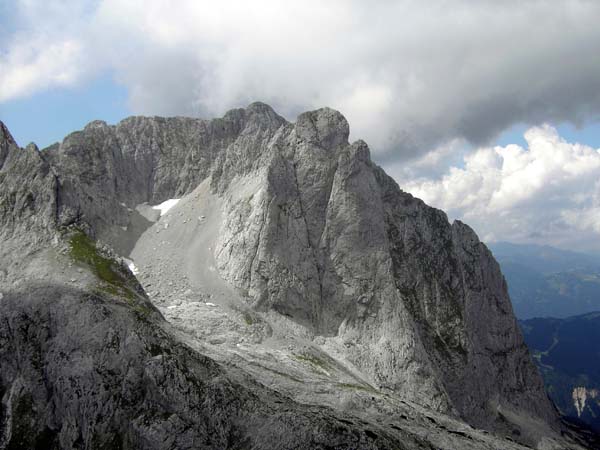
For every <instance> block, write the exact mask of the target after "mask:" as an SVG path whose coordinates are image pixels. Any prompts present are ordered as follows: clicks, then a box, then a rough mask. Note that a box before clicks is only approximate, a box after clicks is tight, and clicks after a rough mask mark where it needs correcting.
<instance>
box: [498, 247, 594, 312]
mask: <svg viewBox="0 0 600 450" xmlns="http://www.w3.org/2000/svg"><path fill="white" fill-rule="evenodd" d="M490 249H491V250H492V253H493V254H494V256H495V258H496V259H497V260H498V262H499V263H500V266H501V267H502V272H503V273H504V276H505V277H506V281H507V282H508V291H509V293H510V297H511V299H512V303H513V307H514V310H515V314H516V315H517V317H519V318H520V319H530V318H533V317H558V318H566V317H569V316H573V315H578V314H584V313H588V312H592V311H597V310H600V257H597V256H594V255H587V254H583V253H577V252H571V251H566V250H559V249H556V248H553V247H549V246H538V245H519V244H509V243H506V242H501V243H495V244H490Z"/></svg>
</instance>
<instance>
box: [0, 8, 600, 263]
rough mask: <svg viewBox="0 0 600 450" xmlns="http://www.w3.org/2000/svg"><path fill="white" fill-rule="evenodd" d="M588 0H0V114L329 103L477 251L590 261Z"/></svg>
mask: <svg viewBox="0 0 600 450" xmlns="http://www.w3.org/2000/svg"><path fill="white" fill-rule="evenodd" d="M599 20H600V2H597V1H594V0H546V1H542V0H530V1H521V0H506V1H503V2H498V1H492V0H482V1H479V2H472V1H467V0H454V1H450V0H445V1H442V0H431V1H428V2H422V1H402V0H398V1H392V0H380V1H378V2H364V1H358V0H330V1H328V2H322V1H316V0H305V1H303V2H281V1H275V0H256V1H253V2H248V1H242V0H238V1H227V0H224V1H220V2H214V1H203V0H179V1H177V2H171V1H167V0H130V1H122V0H93V1H91V0H88V1H86V0H78V1H73V0H54V1H40V0H0V120H2V121H3V122H5V123H6V125H7V126H8V128H9V129H10V130H11V132H12V133H13V135H14V137H15V139H16V140H17V142H18V143H19V144H20V145H22V146H24V145H26V144H27V143H29V142H30V141H34V142H36V143H37V144H38V145H39V146H40V147H44V146H47V145H50V144H52V143H54V142H56V141H60V140H61V139H62V138H63V137H64V136H65V135H66V134H68V133H69V132H71V131H74V130H77V129H81V128H82V127H83V126H84V125H85V124H86V123H88V122H90V121H91V120H94V119H102V120H105V121H107V122H109V123H116V122H118V121H119V120H121V119H122V118H124V117H126V116H128V115H132V114H143V115H187V116H194V117H206V118H208V117H216V116H221V115H222V114H223V113H224V112H225V111H227V110H228V109H231V108H236V107H243V106H245V105H247V104H249V103H251V102H253V101H257V100H258V101H263V102H266V103H269V104H270V105H271V106H273V107H274V108H275V110H276V111H278V112H279V113H280V114H282V115H283V116H285V117H286V118H288V119H289V120H292V121H293V120H295V117H296V116H297V114H299V113H300V112H302V111H306V110H310V109H315V108H319V107H322V106H330V107H332V108H335V109H338V110H339V111H341V112H342V113H343V114H344V115H345V116H346V117H347V119H348V121H349V123H350V127H351V139H358V138H362V139H364V140H365V141H366V142H367V143H368V144H369V146H370V148H371V152H372V155H373V158H374V159H375V161H376V162H377V163H379V164H380V165H382V166H383V167H384V168H385V169H386V171H387V172H388V173H390V174H391V175H392V176H393V177H394V178H395V179H396V181H397V182H398V183H399V185H400V186H401V187H402V188H403V189H404V190H407V191H409V192H411V193H413V194H414V195H416V196H419V197H421V198H423V199H424V200H425V201H426V202H428V203H429V204H431V205H433V206H435V207H439V208H442V209H444V210H445V211H446V212H447V213H448V215H449V217H450V219H461V220H463V221H465V222H466V223H468V224H470V225H471V226H472V227H473V228H474V229H475V230H476V231H477V232H478V234H479V235H480V236H481V237H482V239H484V240H485V241H488V242H491V241H497V240H504V241H511V242H518V243H520V242H522V243H525V242H526V243H538V244H548V245H554V246H558V247H561V248H569V249H577V250H584V251H594V252H600V239H599V237H600V181H598V180H600V151H599V149H600V27H598V25H597V24H598V23H599Z"/></svg>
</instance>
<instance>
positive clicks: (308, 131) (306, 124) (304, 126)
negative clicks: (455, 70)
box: [296, 108, 350, 150]
mask: <svg viewBox="0 0 600 450" xmlns="http://www.w3.org/2000/svg"><path fill="white" fill-rule="evenodd" d="M296 133H297V135H298V137H300V138H301V139H304V140H306V141H307V142H309V143H311V144H315V145H318V146H320V147H322V148H324V149H326V150H333V149H335V148H338V147H340V146H346V145H348V136H349V135H350V125H349V124H348V121H347V120H346V118H345V117H344V116H343V115H342V114H341V113H339V112H338V111H336V110H334V109H331V108H321V109H317V110H315V111H309V112H305V113H303V114H300V115H299V116H298V119H297V121H296Z"/></svg>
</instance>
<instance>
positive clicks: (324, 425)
mask: <svg viewBox="0 0 600 450" xmlns="http://www.w3.org/2000/svg"><path fill="white" fill-rule="evenodd" d="M0 131H1V135H0V213H1V214H0V292H1V296H0V297H1V300H0V301H1V302H2V303H1V304H2V308H1V309H0V342H1V343H2V345H1V346H0V367H1V370H0V397H1V398H2V402H1V405H2V410H1V413H0V430H1V433H2V434H0V448H149V449H154V448H157V449H158V448H161V449H162V448H207V449H209V448H210V449H212V448H254V449H270V448H290V449H291V448H409V449H417V448H444V449H455V448H465V449H468V448H473V449H488V448H489V449H492V448H493V449H496V448H506V449H511V448H515V449H516V448H524V447H523V446H522V445H521V444H525V445H530V446H538V447H539V448H581V447H578V444H577V443H576V442H575V441H577V439H579V438H578V437H577V434H576V433H574V432H572V431H570V430H569V429H568V428H567V427H566V425H565V424H563V423H562V422H561V421H560V418H559V415H558V413H557V411H556V410H555V408H554V406H553V405H552V403H551V402H550V400H549V399H548V397H547V395H546V392H545V391H544V386H543V382H542V379H541V377H540V376H539V374H538V371H537V369H536V367H535V365H534V364H533V362H532V360H531V358H530V354H529V352H528V350H527V347H526V345H525V343H524V341H523V337H522V335H521V332H520V329H519V326H518V323H517V321H516V319H515V317H514V315H513V312H512V307H511V303H510V299H509V297H508V292H507V286H506V283H505V281H504V278H503V276H502V273H501V272H500V268H499V266H498V264H497V263H496V261H495V260H494V258H493V256H492V254H491V253H490V251H489V250H488V249H487V247H486V246H485V245H484V244H483V243H481V242H480V241H479V239H478V238H477V236H476V234H475V233H474V232H473V231H472V230H471V229H470V228H469V227H468V226H467V225H465V224H463V223H461V222H459V221H455V222H454V223H452V224H450V223H449V222H448V220H447V217H446V215H445V214H444V213H443V212H442V211H439V210H437V209H434V208H431V207H429V206H427V205H425V203H423V202H422V201H421V200H419V199H416V198H414V197H412V196H411V195H410V194H408V193H405V192H403V191H401V190H400V189H399V187H398V186H397V184H396V183H395V182H394V181H393V180H392V179H391V178H390V177H389V176H387V175H386V174H385V172H384V171H383V170H382V169H381V168H379V167H378V166H377V165H375V164H374V163H373V162H372V161H371V158H370V154H369V148H368V147H367V145H366V144H365V143H364V142H362V141H357V142H354V143H349V142H348V135H349V125H348V123H347V121H346V119H345V118H344V117H343V116H342V115H341V114H340V113H338V112H337V111H334V110H331V109H328V108H323V109H319V110H316V111H311V112H307V113H303V114H301V115H300V116H299V117H298V119H297V121H296V122H295V123H289V122H287V121H286V120H285V119H283V118H282V117H280V116H279V115H277V114H276V113H275V112H274V111H273V110H272V109H271V108H270V107H269V106H267V105H265V104H262V103H255V104H252V105H250V106H249V107H248V108H246V109H236V110H232V111H230V112H228V113H227V114H225V116H224V117H222V118H219V119H214V120H200V119H191V118H158V117H154V118H150V117H132V118H129V119H125V120H124V121H122V122H120V123H119V124H117V125H115V126H109V125H107V124H106V123H104V122H101V121H95V122H92V123H90V124H89V125H87V126H86V127H85V128H84V129H83V130H82V131H78V132H75V133H72V134H70V135H69V136H67V137H66V138H65V139H64V140H63V141H62V142H61V143H60V144H56V145H53V146H51V147H49V148H47V149H44V150H41V151H39V150H38V149H37V148H36V147H35V146H34V145H29V146H28V147H27V148H25V149H21V148H18V147H17V145H16V144H15V142H14V140H13V139H12V137H11V136H10V133H9V132H8V130H6V128H5V127H4V126H3V125H2V126H1V128H0ZM169 207H170V209H169ZM486 430H487V431H486ZM490 432H491V433H490Z"/></svg>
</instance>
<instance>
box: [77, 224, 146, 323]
mask: <svg viewBox="0 0 600 450" xmlns="http://www.w3.org/2000/svg"><path fill="white" fill-rule="evenodd" d="M69 245H70V255H71V258H72V259H73V260H74V261H75V262H76V263H79V264H83V265H85V266H87V267H89V268H90V269H91V270H92V272H93V273H94V275H96V277H97V278H98V279H99V280H100V284H99V286H98V290H99V291H101V292H103V293H107V294H110V295H113V296H116V297H121V298H124V299H125V300H127V303H129V305H130V306H132V307H133V309H134V310H136V311H138V312H140V313H142V314H144V315H146V314H148V313H150V312H151V311H150V309H149V308H147V307H146V306H145V305H143V303H142V302H141V301H140V298H139V297H140V295H139V294H138V293H137V292H136V290H135V287H134V286H133V284H132V282H131V280H129V279H128V276H127V275H126V274H124V273H123V271H122V270H120V266H119V263H118V262H117V261H115V260H114V259H112V258H109V257H107V256H104V255H102V254H101V253H100V251H99V250H98V248H97V247H96V243H95V242H94V241H93V240H92V239H91V238H90V237H89V236H88V235H87V234H85V233H84V232H83V231H81V230H76V231H75V232H74V233H73V234H72V235H71V236H70V238H69Z"/></svg>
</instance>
